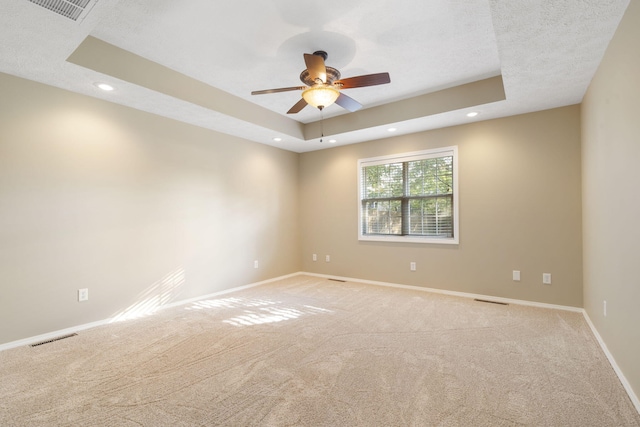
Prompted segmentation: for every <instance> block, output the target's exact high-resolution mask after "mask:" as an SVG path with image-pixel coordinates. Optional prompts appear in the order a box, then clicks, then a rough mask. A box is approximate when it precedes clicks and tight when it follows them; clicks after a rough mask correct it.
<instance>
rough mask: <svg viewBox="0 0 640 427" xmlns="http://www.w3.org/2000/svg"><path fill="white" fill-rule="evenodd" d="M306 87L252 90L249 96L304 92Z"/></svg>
mask: <svg viewBox="0 0 640 427" xmlns="http://www.w3.org/2000/svg"><path fill="white" fill-rule="evenodd" d="M306 88H307V87H306V86H294V87H281V88H278V89H265V90H254V91H253V92H251V95H264V94H266V93H278V92H289V91H292V90H305V89H306Z"/></svg>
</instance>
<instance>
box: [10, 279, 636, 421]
mask: <svg viewBox="0 0 640 427" xmlns="http://www.w3.org/2000/svg"><path fill="white" fill-rule="evenodd" d="M300 275H306V276H313V277H322V278H326V279H335V280H345V281H349V282H356V283H367V284H371V285H378V286H386V287H391V288H401V289H412V290H418V291H425V292H432V293H437V294H443V295H451V296H458V297H463V298H472V299H473V298H479V299H485V300H490V301H497V302H505V303H509V304H517V305H526V306H533V307H540V308H551V309H556V310H565V311H572V312H576V313H582V315H583V316H584V318H585V320H586V321H587V324H588V325H589V327H590V328H591V331H592V332H593V335H594V336H595V337H596V340H597V341H598V344H599V345H600V348H602V351H603V352H604V354H605V355H606V356H607V359H608V360H609V363H611V366H612V367H613V370H614V371H615V373H616V375H617V376H618V378H619V379H620V382H621V383H622V385H623V387H624V389H625V390H626V392H627V394H628V395H629V398H630V399H631V401H632V403H633V405H634V406H635V408H636V410H637V411H638V413H640V400H639V399H638V396H636V394H635V393H634V391H633V388H631V384H629V381H628V380H627V378H626V377H625V376H624V374H623V373H622V371H621V370H620V367H619V366H618V364H617V363H616V360H615V359H614V357H613V355H612V354H611V352H610V351H609V349H608V348H607V345H606V344H605V343H604V341H603V339H602V337H601V336H600V333H599V332H598V330H597V329H596V327H595V326H594V324H593V322H591V319H590V318H589V315H588V314H587V312H586V311H585V310H584V309H583V308H579V307H571V306H564V305H556V304H547V303H541V302H534V301H525V300H517V299H511V298H502V297H494V296H488V295H481V294H471V293H467V292H457V291H448V290H444V289H435V288H425V287H421V286H412V285H402V284H398V283H389V282H379V281H374V280H363V279H356V278H353V277H342V276H333V275H327V274H317V273H308V272H303V271H300V272H297V273H291V274H287V275H284V276H279V277H274V278H272V279H267V280H263V281H260V282H254V283H250V284H248V285H244V286H237V287H234V288H229V289H225V290H222V291H218V292H213V293H211V294H207V295H202V296H199V297H195V298H189V299H185V300H180V301H175V302H172V303H169V304H166V305H163V306H161V307H158V310H163V309H166V308H171V307H177V306H181V305H185V304H190V303H193V302H196V301H201V300H203V299H209V298H216V297H219V296H221V295H225V294H230V293H233V292H238V291H241V290H244V289H249V288H254V287H256V286H260V285H265V284H267V283H271V282H275V281H278V280H282V279H288V278H290V277H295V276H300ZM113 321H114V318H109V319H104V320H99V321H96V322H91V323H86V324H84V325H79V326H74V327H71V328H66V329H62V330H58V331H53V332H49V333H46V334H42V335H37V336H34V337H30V338H25V339H21V340H17V341H12V342H9V343H5V344H0V351H3V350H8V349H11V348H16V347H21V346H24V345H29V344H33V343H37V342H41V341H46V340H49V339H52V338H56V337H58V336H62V335H67V334H72V333H76V332H80V331H83V330H86V329H90V328H95V327H96V326H102V325H106V324H108V323H112V322H113Z"/></svg>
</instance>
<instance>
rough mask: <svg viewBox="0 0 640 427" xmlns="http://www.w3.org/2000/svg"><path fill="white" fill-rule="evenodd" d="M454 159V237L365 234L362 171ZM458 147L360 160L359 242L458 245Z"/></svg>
mask: <svg viewBox="0 0 640 427" xmlns="http://www.w3.org/2000/svg"><path fill="white" fill-rule="evenodd" d="M446 156H452V157H453V237H432V236H417V235H412V236H398V235H393V236H391V235H380V234H364V233H363V227H362V214H363V213H362V194H363V189H362V169H363V168H364V167H366V166H376V165H383V164H388V163H398V162H408V161H415V160H423V159H430V158H436V157H446ZM458 181H459V179H458V146H450V147H442V148H434V149H430V150H423V151H413V152H409V153H399V154H392V155H389V156H380V157H370V158H367V159H359V160H358V197H357V199H358V240H363V241H375V242H403V243H406V242H409V243H429V244H449V245H457V244H458V243H459V241H460V225H459V217H460V215H459V203H458Z"/></svg>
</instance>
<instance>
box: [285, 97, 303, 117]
mask: <svg viewBox="0 0 640 427" xmlns="http://www.w3.org/2000/svg"><path fill="white" fill-rule="evenodd" d="M306 106H307V101H305V100H304V98H300V101H298V102H296V105H294V106H293V107H291V108H290V109H289V111H287V114H295V113H299V112H300V110H302V109H303V108H304V107H306Z"/></svg>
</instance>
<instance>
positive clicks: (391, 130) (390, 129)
mask: <svg viewBox="0 0 640 427" xmlns="http://www.w3.org/2000/svg"><path fill="white" fill-rule="evenodd" d="M387 130H388V131H389V132H395V131H397V130H398V129H396V128H389V129H387Z"/></svg>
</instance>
